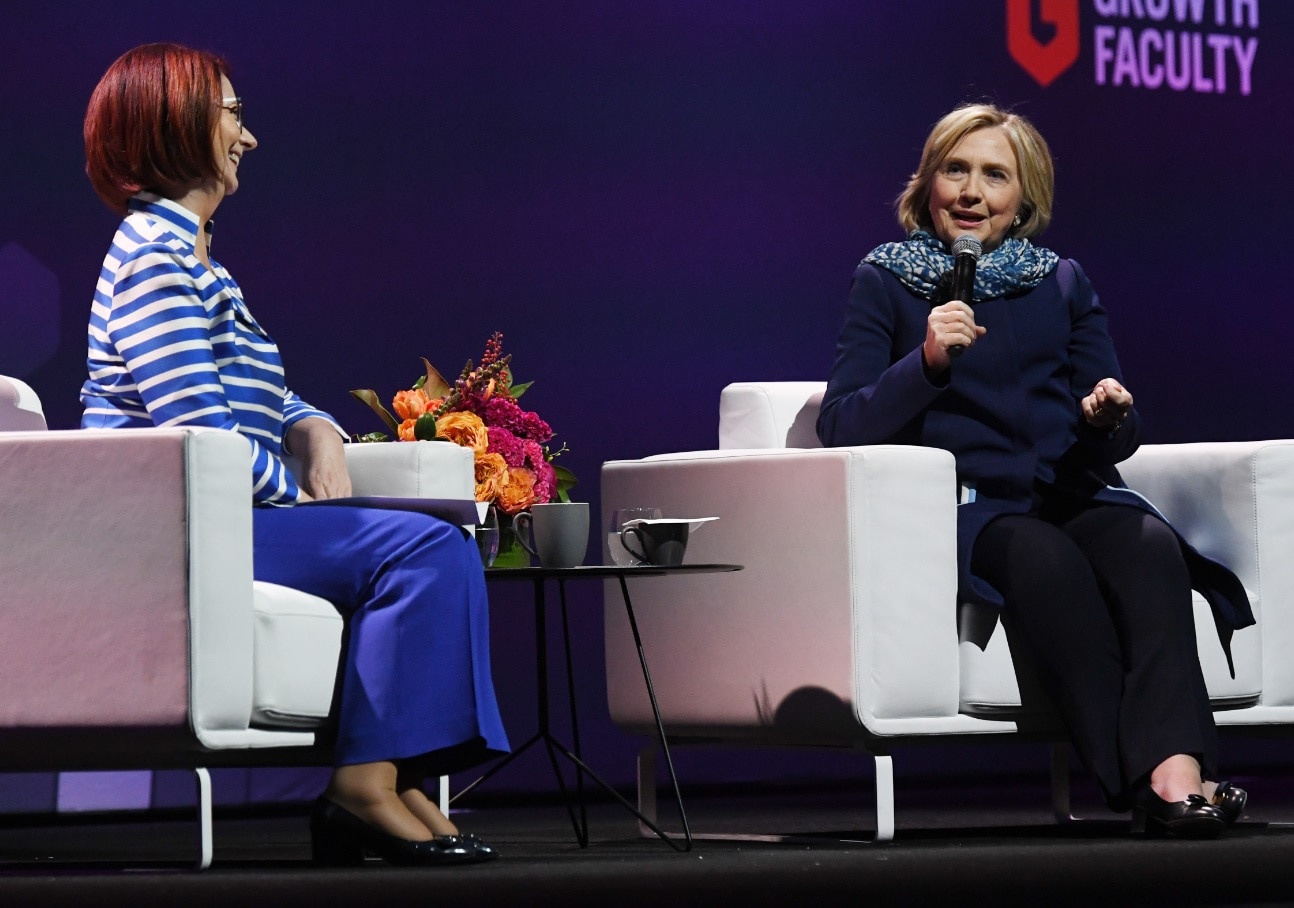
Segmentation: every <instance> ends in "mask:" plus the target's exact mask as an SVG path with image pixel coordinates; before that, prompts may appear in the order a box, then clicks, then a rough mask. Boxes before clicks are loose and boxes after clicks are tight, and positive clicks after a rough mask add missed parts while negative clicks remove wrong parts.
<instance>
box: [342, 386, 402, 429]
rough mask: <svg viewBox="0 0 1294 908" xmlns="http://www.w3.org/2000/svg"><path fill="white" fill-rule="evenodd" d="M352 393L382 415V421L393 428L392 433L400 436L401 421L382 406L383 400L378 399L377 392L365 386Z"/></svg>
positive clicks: (351, 393) (389, 427)
mask: <svg viewBox="0 0 1294 908" xmlns="http://www.w3.org/2000/svg"><path fill="white" fill-rule="evenodd" d="M350 395H351V397H353V398H355V399H356V400H358V401H361V402H363V403H366V404H368V405H369V406H370V407H372V408H373V412H374V413H376V414H377V415H378V416H380V417H382V421H383V422H384V423H386V427H387V428H388V429H390V430H391V434H392V435H395V436H399V434H400V423H399V422H397V421H396V418H395V417H394V416H392V415H391V413H390V411H389V410H387V408H386V407H384V406H382V401H381V400H379V399H378V396H377V392H375V391H370V390H369V389H367V388H363V389H360V390H358V391H352V392H350Z"/></svg>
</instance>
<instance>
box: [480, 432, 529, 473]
mask: <svg viewBox="0 0 1294 908" xmlns="http://www.w3.org/2000/svg"><path fill="white" fill-rule="evenodd" d="M489 431H490V446H489V448H487V450H488V451H489V452H490V453H491V454H499V455H501V456H502V457H503V459H504V460H505V461H507V464H508V466H510V467H522V466H525V464H526V450H525V447H524V442H522V440H521V439H520V438H518V437H517V436H515V435H513V434H512V433H511V432H509V431H508V430H507V429H505V428H503V427H502V426H491V427H490V430H489Z"/></svg>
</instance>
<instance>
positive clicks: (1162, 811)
mask: <svg viewBox="0 0 1294 908" xmlns="http://www.w3.org/2000/svg"><path fill="white" fill-rule="evenodd" d="M1226 826H1227V818H1226V814H1224V813H1223V812H1222V810H1221V809H1220V808H1218V807H1215V806H1213V805H1212V804H1210V803H1209V802H1208V800H1207V799H1206V798H1205V797H1204V795H1197V794H1193V795H1187V796H1186V800H1185V801H1165V800H1164V799H1163V798H1161V797H1160V796H1159V795H1157V794H1155V791H1154V789H1152V788H1151V787H1150V786H1149V785H1147V786H1145V787H1144V788H1142V789H1141V790H1140V791H1139V792H1138V793H1137V802H1136V804H1135V805H1134V806H1133V808H1132V831H1133V832H1134V833H1136V834H1137V835H1144V836H1145V837H1146V838H1158V837H1160V836H1172V837H1174V838H1178V839H1212V838H1216V837H1217V836H1218V835H1219V834H1221V832H1222V830H1223V829H1224V828H1225V827H1226Z"/></svg>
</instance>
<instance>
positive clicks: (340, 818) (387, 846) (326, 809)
mask: <svg viewBox="0 0 1294 908" xmlns="http://www.w3.org/2000/svg"><path fill="white" fill-rule="evenodd" d="M310 851H311V858H312V860H313V861H314V863H316V864H333V865H337V864H361V863H363V861H364V854H365V852H367V853H369V854H373V855H375V856H377V857H379V858H381V859H382V860H384V861H386V862H387V863H388V864H392V865H394V866H397V867H442V866H447V865H451V864H477V863H480V862H481V861H489V860H493V859H494V858H497V857H498V856H499V853H498V852H497V851H495V850H494V849H493V848H491V847H490V846H489V845H486V844H485V843H484V842H482V841H481V840H480V839H478V838H476V837H475V836H461V835H438V836H436V837H434V838H432V839H430V840H428V841H425V842H415V841H412V840H411V839H402V838H400V837H399V836H393V835H391V834H390V833H388V832H384V831H382V830H381V829H379V828H378V827H376V826H374V825H372V824H371V823H366V822H364V821H363V820H361V819H360V818H359V817H357V816H355V814H353V813H351V812H350V811H349V810H347V809H346V808H344V807H341V806H338V805H337V804H334V803H333V802H332V801H329V800H328V799H327V798H320V799H319V800H317V801H315V806H314V810H313V811H312V812H311V814H310Z"/></svg>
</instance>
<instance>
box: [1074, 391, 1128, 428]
mask: <svg viewBox="0 0 1294 908" xmlns="http://www.w3.org/2000/svg"><path fill="white" fill-rule="evenodd" d="M1082 407H1083V418H1084V419H1086V420H1087V424H1088V425H1089V426H1091V427H1092V428H1094V429H1113V428H1114V427H1116V426H1117V425H1119V423H1121V422H1123V418H1124V417H1125V416H1127V415H1128V411H1129V410H1131V409H1132V394H1131V392H1129V391H1128V389H1127V388H1125V387H1123V385H1121V384H1119V383H1118V382H1117V381H1115V380H1114V379H1113V378H1103V379H1101V380H1100V381H1099V382H1097V383H1096V387H1094V388H1093V389H1092V393H1091V394H1089V395H1087V397H1084V398H1083V401H1082Z"/></svg>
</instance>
